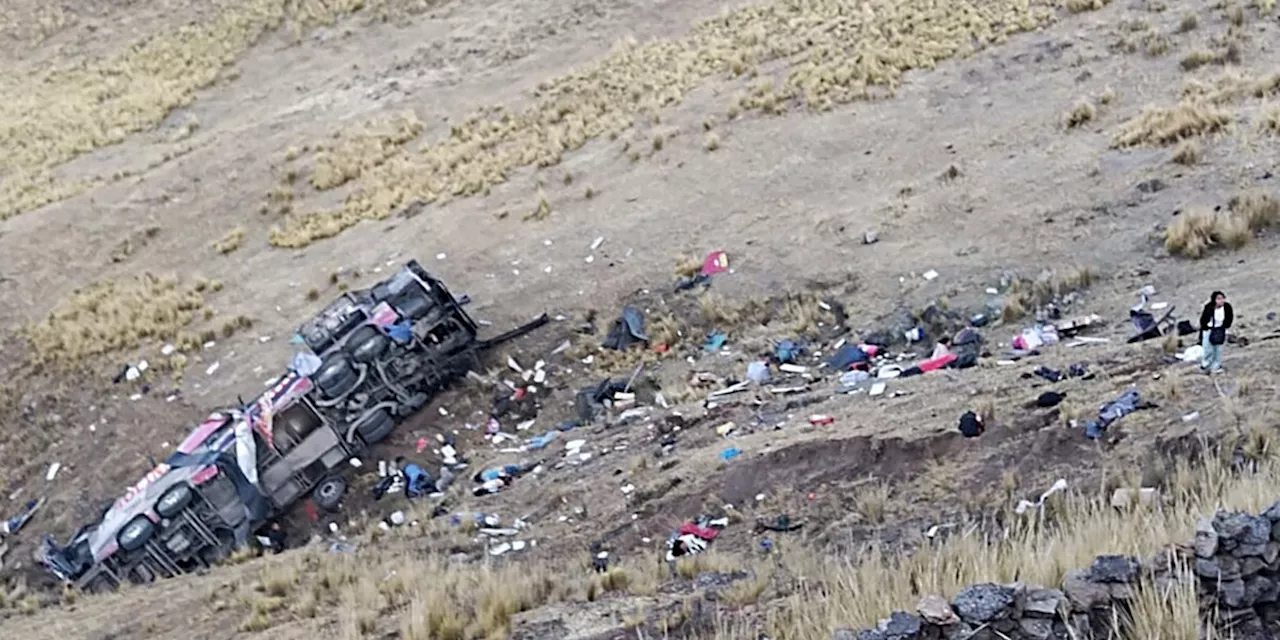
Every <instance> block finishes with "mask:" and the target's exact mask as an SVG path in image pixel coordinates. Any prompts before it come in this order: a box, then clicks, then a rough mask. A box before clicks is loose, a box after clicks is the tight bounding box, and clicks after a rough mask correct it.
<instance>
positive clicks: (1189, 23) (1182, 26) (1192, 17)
mask: <svg viewBox="0 0 1280 640" xmlns="http://www.w3.org/2000/svg"><path fill="white" fill-rule="evenodd" d="M1198 26H1200V18H1199V17H1198V16H1196V14H1195V12H1194V11H1188V12H1186V13H1184V14H1182V21H1181V22H1179V23H1178V33H1187V32H1189V31H1195V30H1196V27H1198Z"/></svg>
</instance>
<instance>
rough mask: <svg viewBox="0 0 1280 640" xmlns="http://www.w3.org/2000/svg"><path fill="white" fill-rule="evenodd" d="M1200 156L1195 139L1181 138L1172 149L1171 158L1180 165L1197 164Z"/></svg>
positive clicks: (1198, 146)
mask: <svg viewBox="0 0 1280 640" xmlns="http://www.w3.org/2000/svg"><path fill="white" fill-rule="evenodd" d="M1200 158H1201V154H1200V145H1199V144H1198V143H1196V141H1195V140H1183V141H1182V142H1179V143H1178V146H1177V147H1176V148H1174V150H1173V156H1172V160H1173V161H1174V162H1176V163H1178V164H1181V165H1187V166H1191V165H1193V164H1197V163H1199V162H1200Z"/></svg>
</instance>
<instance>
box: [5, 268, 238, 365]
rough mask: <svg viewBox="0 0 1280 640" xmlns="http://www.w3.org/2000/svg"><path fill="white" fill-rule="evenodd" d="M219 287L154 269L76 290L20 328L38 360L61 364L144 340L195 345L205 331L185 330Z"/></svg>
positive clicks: (126, 348) (121, 349)
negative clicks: (207, 294) (40, 317)
mask: <svg viewBox="0 0 1280 640" xmlns="http://www.w3.org/2000/svg"><path fill="white" fill-rule="evenodd" d="M220 288H221V285H220V284H217V283H207V282H197V283H195V284H184V283H182V282H181V281H179V280H178V279H177V278H174V277H163V278H162V277H157V276H154V275H151V274H144V275H141V276H135V277H132V278H125V279H121V280H106V281H101V282H96V283H94V284H91V285H89V286H87V287H85V288H84V289H81V290H78V291H76V292H74V293H73V294H72V295H71V296H69V297H68V298H67V299H66V300H63V301H62V302H60V303H59V304H58V305H57V306H56V307H54V309H53V311H52V312H50V313H49V315H48V317H46V318H45V319H44V320H41V321H39V322H35V323H32V324H29V325H27V326H25V327H23V329H22V332H21V333H22V334H23V336H24V337H26V338H27V339H28V341H29V342H30V343H31V346H32V350H33V356H34V358H35V360H37V361H39V362H45V363H49V364H54V365H62V366H69V365H76V364H78V363H80V362H81V361H83V360H85V359H86V358H92V357H94V356H100V355H104V354H108V353H113V352H118V351H123V350H129V349H134V348H137V347H138V346H139V345H140V344H141V343H142V342H144V341H146V340H171V341H176V342H178V343H179V344H178V346H179V347H184V348H191V347H194V346H198V345H199V344H201V343H202V342H203V340H202V339H201V338H202V337H203V336H196V335H188V334H186V333H184V332H183V330H184V329H186V328H187V327H189V326H190V325H192V323H193V322H194V321H195V320H196V318H197V314H198V312H200V311H201V310H203V309H205V299H204V292H205V291H209V290H211V289H212V290H217V289H220Z"/></svg>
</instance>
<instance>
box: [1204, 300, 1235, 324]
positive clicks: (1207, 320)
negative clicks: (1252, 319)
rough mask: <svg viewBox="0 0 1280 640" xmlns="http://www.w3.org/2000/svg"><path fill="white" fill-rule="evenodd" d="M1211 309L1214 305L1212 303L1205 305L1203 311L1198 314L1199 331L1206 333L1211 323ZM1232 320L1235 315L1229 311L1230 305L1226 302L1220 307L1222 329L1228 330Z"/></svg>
mask: <svg viewBox="0 0 1280 640" xmlns="http://www.w3.org/2000/svg"><path fill="white" fill-rule="evenodd" d="M1213 308H1214V305H1213V303H1212V302H1210V303H1209V304H1206V305H1205V306H1204V311H1201V312H1200V330H1201V331H1208V330H1209V325H1210V324H1212V323H1213ZM1234 319H1235V313H1234V312H1232V311H1231V303H1230V302H1227V303H1225V304H1223V305H1222V328H1223V329H1230V328H1231V321H1232V320H1234Z"/></svg>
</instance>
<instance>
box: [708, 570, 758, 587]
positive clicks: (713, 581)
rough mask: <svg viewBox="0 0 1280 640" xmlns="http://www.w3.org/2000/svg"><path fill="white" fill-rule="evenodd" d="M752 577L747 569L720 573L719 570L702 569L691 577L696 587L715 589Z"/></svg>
mask: <svg viewBox="0 0 1280 640" xmlns="http://www.w3.org/2000/svg"><path fill="white" fill-rule="evenodd" d="M752 577H754V576H753V575H752V574H751V573H750V572H748V571H733V572H729V573H722V572H719V571H704V572H702V573H699V574H698V575H697V577H695V578H694V579H693V586H694V587H696V588H698V589H717V588H723V587H727V586H729V585H731V584H733V583H734V582H737V581H739V580H746V579H748V578H752Z"/></svg>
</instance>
